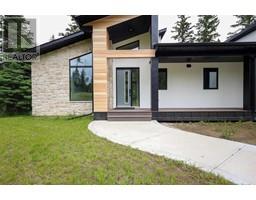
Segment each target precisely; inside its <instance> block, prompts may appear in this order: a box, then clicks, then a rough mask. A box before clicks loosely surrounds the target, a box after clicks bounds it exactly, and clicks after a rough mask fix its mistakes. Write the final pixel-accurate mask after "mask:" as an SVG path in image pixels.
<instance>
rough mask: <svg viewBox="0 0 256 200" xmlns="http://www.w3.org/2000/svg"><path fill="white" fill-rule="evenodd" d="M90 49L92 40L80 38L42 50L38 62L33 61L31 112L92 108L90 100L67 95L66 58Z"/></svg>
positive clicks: (79, 111)
mask: <svg viewBox="0 0 256 200" xmlns="http://www.w3.org/2000/svg"><path fill="white" fill-rule="evenodd" d="M91 49H92V45H91V40H90V39H87V40H83V41H81V42H77V43H74V44H72V45H69V46H66V47H63V48H61V49H58V50H55V51H52V52H49V53H47V54H43V55H41V57H40V61H39V62H37V63H33V64H32V114H33V115H36V116H41V115H47V116H56V115H58V116H61V115H81V114H87V113H90V112H92V102H76V101H70V99H69V92H70V91H69V59H71V58H74V57H76V56H79V55H82V54H85V53H87V52H89V51H91Z"/></svg>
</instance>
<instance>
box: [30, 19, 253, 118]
mask: <svg viewBox="0 0 256 200" xmlns="http://www.w3.org/2000/svg"><path fill="white" fill-rule="evenodd" d="M73 17H74V19H75V20H76V22H77V23H78V24H79V26H80V29H81V31H80V32H77V33H74V34H71V35H69V36H66V37H63V38H60V39H57V40H54V41H51V42H48V43H45V44H42V45H40V53H41V56H40V62H35V63H33V64H32V113H33V115H35V116H38V115H73V114H74V115H82V114H88V113H91V112H92V113H93V116H94V119H95V120H106V119H108V120H151V119H153V120H159V121H198V120H208V121H211V120H212V121H223V120H234V121H235V120H255V119H256V112H255V111H256V110H255V106H256V92H255V88H256V79H255V76H256V74H255V73H256V69H255V68H256V64H255V56H256V41H255V40H253V41H249V42H247V40H245V41H242V39H243V38H246V37H248V35H247V34H242V35H240V36H239V40H238V41H236V42H234V41H235V40H236V38H233V39H232V40H230V41H227V42H223V43H159V39H160V38H161V37H162V34H164V33H163V32H164V30H162V31H160V32H159V31H158V16H155V15H153V16H150V15H147V16H145V15H141V16H134V15H130V16H120V15H119V16H118V15H113V16H112V15H110V16H107V15H78V16H73ZM250 33H252V32H250ZM255 35H256V33H254V36H255ZM250 38H253V37H250ZM254 38H255V37H254Z"/></svg>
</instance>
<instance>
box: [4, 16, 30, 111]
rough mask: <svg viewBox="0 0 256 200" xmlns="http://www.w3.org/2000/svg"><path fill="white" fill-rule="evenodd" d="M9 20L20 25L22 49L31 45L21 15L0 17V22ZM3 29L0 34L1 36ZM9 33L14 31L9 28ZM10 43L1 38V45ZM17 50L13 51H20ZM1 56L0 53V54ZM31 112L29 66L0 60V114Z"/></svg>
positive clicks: (27, 28) (25, 22) (26, 23)
mask: <svg viewBox="0 0 256 200" xmlns="http://www.w3.org/2000/svg"><path fill="white" fill-rule="evenodd" d="M4 18H9V19H8V20H9V21H12V22H16V23H22V30H23V34H22V40H21V42H22V47H23V46H24V45H25V44H26V43H31V41H32V33H31V32H30V29H29V27H28V26H27V25H28V22H27V21H26V19H25V18H24V17H23V16H21V15H8V16H0V20H3V19H4ZM4 28H5V26H4V27H1V29H0V32H1V34H3V31H5V30H4ZM9 31H14V33H16V30H15V29H13V30H12V29H11V28H10V27H9ZM3 42H4V43H5V44H8V42H12V41H10V40H8V38H5V37H3V40H1V41H0V45H1V44H2V43H3ZM21 50H22V49H19V48H17V49H16V50H15V51H16V52H17V51H21ZM0 54H1V52H0ZM30 110H31V64H30V63H21V62H15V61H13V62H1V60H0V113H25V112H29V111H30Z"/></svg>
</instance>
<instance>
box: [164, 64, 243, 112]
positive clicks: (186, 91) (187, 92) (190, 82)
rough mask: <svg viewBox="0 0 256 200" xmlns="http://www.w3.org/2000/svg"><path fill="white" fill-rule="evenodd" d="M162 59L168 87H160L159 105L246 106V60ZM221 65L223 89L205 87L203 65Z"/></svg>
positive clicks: (220, 76)
mask: <svg viewBox="0 0 256 200" xmlns="http://www.w3.org/2000/svg"><path fill="white" fill-rule="evenodd" d="M186 64H187V63H160V64H159V65H160V66H159V67H162V68H167V73H168V85H167V90H159V108H242V107H243V63H241V62H234V63H227V62H226V63H192V67H191V68H186ZM209 67H217V68H219V89H217V90H204V89H203V68H209Z"/></svg>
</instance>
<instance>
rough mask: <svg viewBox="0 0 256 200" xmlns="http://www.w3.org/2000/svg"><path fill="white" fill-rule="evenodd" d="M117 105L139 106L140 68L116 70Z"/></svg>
mask: <svg viewBox="0 0 256 200" xmlns="http://www.w3.org/2000/svg"><path fill="white" fill-rule="evenodd" d="M116 104H117V107H131V106H139V69H138V68H131V69H127V68H124V69H121V68H119V69H117V71H116Z"/></svg>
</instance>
